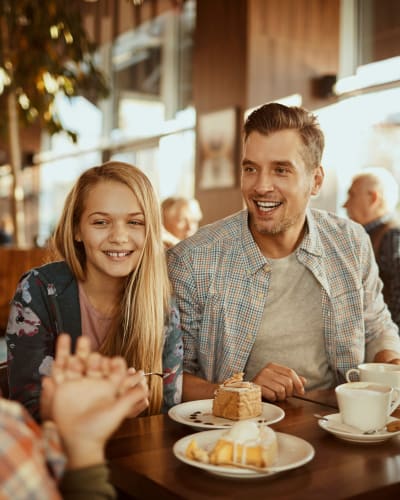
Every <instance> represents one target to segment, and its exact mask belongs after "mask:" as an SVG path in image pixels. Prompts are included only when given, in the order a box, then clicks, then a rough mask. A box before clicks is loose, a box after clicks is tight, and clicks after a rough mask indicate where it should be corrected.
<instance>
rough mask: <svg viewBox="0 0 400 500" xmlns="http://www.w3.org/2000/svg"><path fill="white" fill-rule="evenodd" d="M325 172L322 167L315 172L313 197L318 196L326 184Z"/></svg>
mask: <svg viewBox="0 0 400 500" xmlns="http://www.w3.org/2000/svg"><path fill="white" fill-rule="evenodd" d="M324 177H325V172H324V169H323V167H322V165H319V166H318V167H317V168H316V169H315V170H314V172H313V185H312V188H311V195H314V196H315V195H317V194H318V193H319V192H320V189H321V187H322V184H323V182H324Z"/></svg>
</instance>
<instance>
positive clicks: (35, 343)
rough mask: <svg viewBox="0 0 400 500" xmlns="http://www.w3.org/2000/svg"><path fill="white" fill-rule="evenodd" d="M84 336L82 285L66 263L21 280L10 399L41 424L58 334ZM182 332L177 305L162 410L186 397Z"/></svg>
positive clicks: (169, 331)
mask: <svg viewBox="0 0 400 500" xmlns="http://www.w3.org/2000/svg"><path fill="white" fill-rule="evenodd" d="M62 332H67V333H69V334H70V335H71V337H72V346H73V348H75V343H76V339H77V338H78V337H79V336H80V335H81V313H80V307H79V292H78V284H77V281H76V279H75V278H74V276H73V274H72V272H71V271H70V269H69V267H68V266H67V264H66V263H65V262H52V263H50V264H46V265H44V266H42V267H38V268H35V269H32V270H30V271H29V272H28V273H26V274H25V275H24V276H22V278H21V280H20V282H19V283H18V286H17V290H16V292H15V295H14V298H13V300H12V302H11V308H10V316H9V320H8V325H7V331H6V341H7V355H8V356H7V357H8V371H9V385H10V399H14V400H17V401H20V402H21V403H22V404H23V405H24V406H25V407H26V408H27V409H28V411H29V412H30V413H31V414H32V416H33V417H34V418H35V419H36V420H40V414H39V397H40V391H41V378H42V376H44V375H47V374H49V373H50V368H51V365H52V362H53V359H54V350H55V342H56V338H57V336H58V335H59V334H60V333H62ZM182 358H183V345H182V333H181V330H180V326H179V313H178V309H177V307H176V305H175V304H174V303H172V305H171V310H170V317H169V323H168V324H167V325H166V328H165V340H164V350H163V371H164V373H166V372H170V373H171V375H170V376H169V377H166V378H164V403H163V409H162V410H163V411H164V412H165V411H167V410H168V409H169V408H170V407H172V406H174V405H175V404H177V403H180V401H181V397H182Z"/></svg>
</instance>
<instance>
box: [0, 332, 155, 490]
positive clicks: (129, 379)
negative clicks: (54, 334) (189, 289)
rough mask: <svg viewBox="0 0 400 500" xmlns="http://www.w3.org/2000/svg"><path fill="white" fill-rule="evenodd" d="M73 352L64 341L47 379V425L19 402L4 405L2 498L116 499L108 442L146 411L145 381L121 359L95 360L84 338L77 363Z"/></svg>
mask: <svg viewBox="0 0 400 500" xmlns="http://www.w3.org/2000/svg"><path fill="white" fill-rule="evenodd" d="M70 347H71V339H70V336H69V335H60V336H59V337H58V341H57V346H56V355H55V360H54V363H53V367H52V373H51V376H50V377H45V378H44V379H43V391H42V394H41V405H42V409H43V411H44V413H45V414H46V415H47V417H46V421H45V422H44V423H43V424H42V425H41V426H39V425H38V424H37V423H36V422H35V421H34V420H33V419H32V418H31V417H30V415H29V414H28V413H27V412H26V410H25V409H24V408H23V407H22V406H21V405H20V403H17V402H15V401H8V400H5V399H2V398H0V484H1V487H0V497H1V498H2V499H7V500H8V499H10V500H15V499H21V500H22V499H28V498H29V499H32V500H46V499H59V498H61V497H62V498H64V499H71V500H72V499H73V500H78V499H82V500H86V499H90V500H100V499H104V500H105V499H114V498H116V495H115V491H114V488H113V487H112V485H111V484H110V483H109V481H108V468H107V466H106V463H105V456H104V447H105V443H106V441H107V439H108V438H109V437H110V436H111V434H112V433H113V432H114V431H115V430H116V429H117V428H118V426H119V425H120V424H121V422H122V420H123V419H124V418H126V417H127V416H128V415H130V416H132V415H138V414H140V413H141V412H142V411H143V410H144V409H146V408H147V406H148V404H149V401H148V387H147V382H146V379H145V377H144V374H143V372H137V373H134V372H133V371H132V370H131V371H129V370H128V369H127V365H126V362H125V360H124V359H123V358H121V357H114V358H108V357H105V356H101V355H100V354H98V353H90V342H89V339H88V338H86V337H80V338H79V339H78V341H77V350H76V354H75V355H74V356H72V355H71V350H70Z"/></svg>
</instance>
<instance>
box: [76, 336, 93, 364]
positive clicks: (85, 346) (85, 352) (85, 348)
mask: <svg viewBox="0 0 400 500" xmlns="http://www.w3.org/2000/svg"><path fill="white" fill-rule="evenodd" d="M90 352H91V346H90V340H89V337H83V336H81V337H78V340H77V341H76V355H77V356H78V358H80V359H82V360H86V359H87V358H88V357H89V354H90Z"/></svg>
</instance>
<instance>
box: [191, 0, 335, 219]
mask: <svg viewBox="0 0 400 500" xmlns="http://www.w3.org/2000/svg"><path fill="white" fill-rule="evenodd" d="M339 6H340V5H339V0H234V1H233V0H198V2H197V22H196V25H197V28H196V29H197V31H196V37H195V58H194V83H193V84H194V89H193V90H194V92H193V95H194V105H195V107H196V110H197V113H198V115H200V114H202V113H205V112H210V111H216V110H220V109H223V108H226V107H231V106H234V107H236V108H237V109H238V110H239V113H240V117H241V118H242V119H243V114H244V111H245V110H246V109H248V108H251V107H254V106H257V105H260V104H262V103H264V102H266V101H271V100H274V99H279V98H282V97H285V96H287V95H291V94H294V93H300V94H302V96H303V104H304V105H305V106H307V107H309V108H311V109H313V108H316V107H319V106H322V105H326V104H327V103H328V102H329V100H328V99H320V98H317V97H315V96H314V95H313V79H314V78H317V77H321V76H323V75H327V74H337V71H338V56H339ZM238 149H239V151H240V150H241V140H240V134H239V143H238ZM239 156H240V154H239ZM239 163H240V158H238V166H237V169H238V172H239ZM196 171H197V180H198V178H199V175H198V173H199V162H198V161H197V167H196ZM238 177H239V175H238ZM196 196H197V198H198V199H199V201H200V204H201V206H202V209H203V213H204V220H203V223H207V222H211V221H213V220H216V219H219V218H221V217H224V216H226V215H228V214H230V213H232V212H235V211H236V210H239V209H240V208H241V207H242V198H241V194H240V189H239V186H238V187H237V188H235V189H218V190H207V191H204V190H200V189H199V188H197V189H196Z"/></svg>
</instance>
